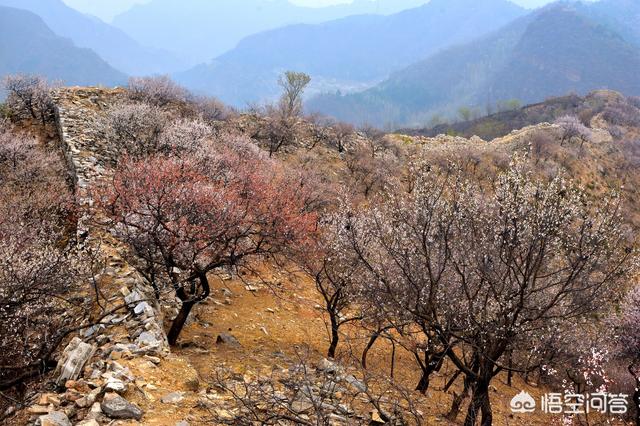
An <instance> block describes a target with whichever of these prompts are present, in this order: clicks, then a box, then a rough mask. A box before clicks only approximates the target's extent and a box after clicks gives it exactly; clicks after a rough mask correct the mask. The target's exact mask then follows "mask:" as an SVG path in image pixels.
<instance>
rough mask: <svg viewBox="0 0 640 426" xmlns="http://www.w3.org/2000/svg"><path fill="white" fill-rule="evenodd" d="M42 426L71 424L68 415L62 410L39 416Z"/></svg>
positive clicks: (66, 425) (69, 425)
mask: <svg viewBox="0 0 640 426" xmlns="http://www.w3.org/2000/svg"><path fill="white" fill-rule="evenodd" d="M38 422H39V424H40V426H71V422H70V421H69V418H68V417H67V415H66V414H65V413H63V412H61V411H52V412H50V413H49V414H47V415H45V416H40V418H38Z"/></svg>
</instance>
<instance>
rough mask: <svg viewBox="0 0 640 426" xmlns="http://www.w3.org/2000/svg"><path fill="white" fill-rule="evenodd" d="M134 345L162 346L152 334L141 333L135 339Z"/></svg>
mask: <svg viewBox="0 0 640 426" xmlns="http://www.w3.org/2000/svg"><path fill="white" fill-rule="evenodd" d="M136 344H137V345H139V346H153V347H160V346H161V345H162V342H161V341H160V340H158V338H157V337H156V336H155V335H154V334H153V333H150V332H148V331H143V332H142V333H140V335H139V336H138V338H137V339H136Z"/></svg>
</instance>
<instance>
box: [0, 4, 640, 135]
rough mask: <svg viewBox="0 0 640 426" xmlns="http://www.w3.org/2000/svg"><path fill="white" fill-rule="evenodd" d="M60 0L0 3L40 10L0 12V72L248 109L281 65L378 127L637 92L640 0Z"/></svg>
mask: <svg viewBox="0 0 640 426" xmlns="http://www.w3.org/2000/svg"><path fill="white" fill-rule="evenodd" d="M65 1H66V4H65V2H63V0H0V6H8V7H13V8H17V9H23V10H25V11H29V12H32V14H35V15H38V16H39V17H40V18H41V19H40V20H34V19H33V16H32V14H19V16H18V15H16V12H15V10H12V11H9V9H6V8H3V9H2V16H1V17H0V18H2V19H3V21H5V22H6V25H5V26H4V28H2V39H1V40H0V43H1V45H2V47H3V51H2V52H3V55H4V61H3V63H2V64H0V77H1V75H4V74H6V73H9V72H12V73H15V72H23V73H38V74H42V75H44V76H46V77H48V78H50V79H54V80H57V79H61V80H64V81H68V82H84V83H86V84H103V85H111V84H114V83H115V82H119V83H122V82H124V81H125V80H126V76H127V75H149V74H171V75H172V76H173V77H174V78H175V79H176V80H178V82H180V83H181V84H183V85H185V86H186V87H187V88H189V89H190V90H192V91H194V92H196V93H200V94H209V95H213V96H216V97H219V98H220V99H221V100H223V101H224V102H227V103H229V104H232V105H233V106H236V107H239V108H244V107H246V106H247V105H253V104H256V103H262V102H266V101H271V100H273V99H275V98H276V97H277V95H278V92H279V87H278V85H277V81H278V77H279V75H281V73H282V72H284V71H286V70H295V71H302V72H306V73H308V74H309V75H310V76H311V78H312V84H311V86H310V87H309V88H308V90H307V92H306V95H307V100H308V102H307V110H308V111H309V112H320V113H323V114H327V115H331V116H334V117H336V118H338V119H341V120H345V121H349V122H352V123H355V124H362V123H368V124H375V125H378V126H384V125H392V126H422V125H425V123H429V122H430V121H432V120H433V119H434V117H444V118H445V119H451V118H452V117H454V116H456V115H457V114H458V110H459V108H461V107H465V108H469V109H470V110H471V111H472V112H474V113H475V114H483V113H486V112H489V111H492V110H494V109H495V106H496V104H498V103H500V102H502V101H505V100H510V99H518V100H519V101H520V102H521V103H527V102H536V101H541V100H543V99H545V98H547V97H549V96H560V95H565V94H567V93H569V92H577V93H585V92H588V91H590V90H594V89H600V88H611V89H616V90H620V91H622V92H624V93H625V94H627V95H638V94H640V81H639V80H640V73H638V72H637V70H639V69H640V59H639V58H640V53H639V52H640V1H637V0H601V1H598V2H595V3H594V2H570V1H567V2H560V3H555V4H552V5H548V6H546V7H544V8H542V9H538V10H534V11H531V10H528V9H524V8H523V7H521V5H525V6H534V5H536V4H538V3H539V2H538V0H531V1H528V0H518V1H517V2H516V1H514V2H511V1H508V0H430V1H429V0H380V1H379V2H378V1H371V0H355V1H354V2H353V3H351V4H341V5H334V6H329V7H315V8H314V7H305V6H301V5H300V4H294V3H293V2H290V1H287V0H185V1H182V2H176V1H174V0H118V1H116V2H113V3H109V2H93V3H91V2H89V0H65ZM92 1H93V0H92ZM540 2H542V3H546V2H547V0H540ZM107 3H108V4H107ZM516 3H518V4H516ZM68 4H73V5H76V7H78V8H81V9H82V10H83V11H96V13H97V14H100V15H101V16H103V17H105V16H106V17H109V16H113V15H115V14H116V13H117V12H118V11H122V10H125V11H124V12H123V13H121V14H119V15H117V16H115V17H114V19H113V23H111V24H109V23H106V22H104V21H102V20H100V19H99V18H97V17H95V16H91V15H88V14H85V13H81V12H79V11H77V10H75V9H73V8H71V7H69V6H68ZM307 4H311V3H307ZM314 4H316V5H318V4H320V3H314ZM130 6H132V7H131V8H130V9H127V8H128V7H130ZM110 14H111V15H110ZM27 16H28V17H29V19H27ZM10 17H15V18H16V20H17V21H16V22H10ZM18 18H19V19H18ZM105 19H107V18H105ZM17 22H20V23H22V24H21V25H22V26H21V27H20V28H16V26H17V25H18V24H17ZM35 40H39V43H36V42H35ZM52 52H57V53H56V55H58V57H59V58H61V59H59V60H57V61H55V56H54V55H53V54H52Z"/></svg>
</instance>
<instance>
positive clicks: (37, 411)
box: [27, 404, 50, 414]
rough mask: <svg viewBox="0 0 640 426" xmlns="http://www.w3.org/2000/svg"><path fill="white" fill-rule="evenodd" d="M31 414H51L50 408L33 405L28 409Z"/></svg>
mask: <svg viewBox="0 0 640 426" xmlns="http://www.w3.org/2000/svg"><path fill="white" fill-rule="evenodd" d="M27 411H28V412H29V413H30V414H49V411H50V410H49V407H47V406H45V405H37V404H36V405H32V406H31V407H29V408H28V409H27Z"/></svg>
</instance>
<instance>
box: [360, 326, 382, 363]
mask: <svg viewBox="0 0 640 426" xmlns="http://www.w3.org/2000/svg"><path fill="white" fill-rule="evenodd" d="M378 337H380V331H376V332H374V333H373V334H372V335H371V337H370V338H369V342H368V343H367V346H366V347H365V348H364V350H363V351H362V368H365V369H366V368H367V355H368V354H369V350H370V349H371V348H372V347H373V345H374V344H375V343H376V341H377V340H378Z"/></svg>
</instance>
